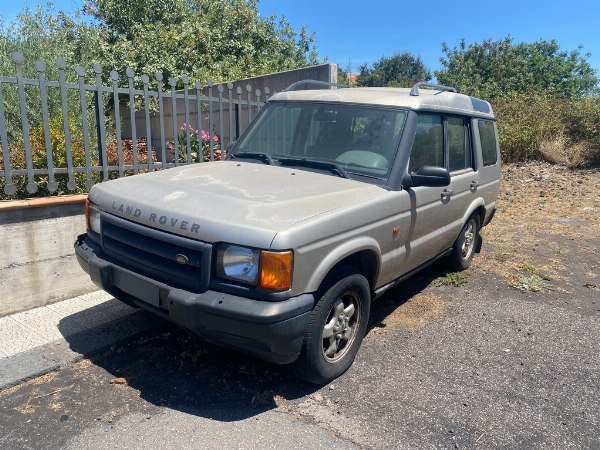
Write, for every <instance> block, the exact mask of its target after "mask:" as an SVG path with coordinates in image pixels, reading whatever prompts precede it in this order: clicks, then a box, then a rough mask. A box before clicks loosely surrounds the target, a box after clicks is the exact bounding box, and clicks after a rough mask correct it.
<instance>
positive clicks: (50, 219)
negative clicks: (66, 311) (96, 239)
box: [0, 195, 97, 316]
mask: <svg viewBox="0 0 600 450" xmlns="http://www.w3.org/2000/svg"><path fill="white" fill-rule="evenodd" d="M85 198H86V196H85V195H77V196H65V197H49V198H43V199H36V200H25V201H9V202H0V316H4V315H7V314H10V313H13V312H17V311H24V310H27V309H31V308H35V307H37V306H43V305H46V304H48V303H53V302H56V301H60V300H63V299H66V298H70V297H75V296H77V295H80V294H83V293H86V292H91V291H93V290H96V289H97V287H96V286H95V285H94V284H93V283H92V282H91V281H90V278H89V276H88V275H87V274H86V273H85V272H84V271H83V270H82V269H81V268H80V267H79V264H78V263H77V259H76V258H75V253H74V250H73V242H74V241H75V238H76V237H77V235H78V234H81V233H83V232H84V231H85V219H84V202H85Z"/></svg>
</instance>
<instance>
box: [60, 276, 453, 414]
mask: <svg viewBox="0 0 600 450" xmlns="http://www.w3.org/2000/svg"><path fill="white" fill-rule="evenodd" d="M441 273H442V269H441V268H440V267H438V266H437V265H435V266H433V267H432V268H430V269H428V270H425V271H423V272H421V273H420V274H419V275H418V276H416V277H413V278H411V279H410V280H408V281H407V282H404V283H402V284H400V285H399V286H397V287H395V288H393V289H390V291H389V292H387V293H386V294H384V295H383V296H382V297H381V298H380V299H378V300H377V301H376V302H375V303H374V304H373V306H372V310H371V320H370V325H369V330H370V329H372V328H382V327H385V324H384V319H385V318H386V317H387V316H388V315H389V314H391V313H393V312H394V311H395V310H396V309H398V308H400V307H402V305H404V304H405V303H406V302H407V301H408V300H410V298H411V297H412V296H414V295H416V294H418V293H419V292H421V291H422V290H423V289H425V288H426V287H427V286H428V285H429V283H430V282H431V280H432V279H434V278H435V277H437V276H439V275H440V274H441ZM88 313H89V311H82V312H80V313H77V314H73V315H71V316H69V317H66V318H65V319H63V320H62V321H61V322H60V324H59V329H60V330H61V331H63V330H64V332H63V334H65V335H66V340H67V341H68V343H69V345H70V347H71V349H72V350H73V351H76V352H78V353H81V354H83V355H84V357H86V358H89V359H90V360H91V362H92V363H93V364H94V365H96V366H98V367H100V368H102V369H104V370H105V371H106V372H108V373H104V372H102V373H101V374H98V375H97V377H99V379H98V380H97V381H96V382H97V383H102V384H107V383H114V384H120V383H122V384H126V385H127V386H129V387H130V388H132V389H134V390H136V391H138V392H139V396H140V397H141V398H142V399H144V400H146V401H147V402H149V403H151V404H153V405H156V406H159V407H167V408H172V409H175V410H178V411H182V412H185V413H188V414H194V415H199V416H202V417H207V418H211V419H215V420H221V421H236V420H241V419H245V418H248V417H252V416H255V415H257V414H260V413H262V412H264V411H267V410H270V409H274V408H277V407H278V406H281V407H285V404H286V402H287V401H290V400H294V399H298V398H301V397H304V396H307V395H310V394H312V393H313V392H315V391H316V390H318V389H320V386H315V385H312V384H309V383H305V382H303V381H301V380H299V379H298V378H296V377H295V376H294V374H293V366H291V367H286V366H278V365H275V364H270V363H266V362H263V361H261V360H259V359H256V358H253V357H249V356H246V355H243V354H240V353H237V352H235V351H230V350H228V349H225V348H221V347H217V346H214V345H211V344H208V343H206V342H204V341H203V340H202V339H201V338H199V337H198V336H196V335H194V334H192V333H191V332H188V331H187V330H184V329H182V328H180V327H178V326H175V325H172V324H169V323H167V322H164V321H162V320H161V319H158V318H152V317H146V315H147V313H145V312H142V311H139V312H136V313H134V314H132V315H131V316H132V317H129V318H125V319H122V320H121V323H119V324H116V325H117V326H118V327H128V326H134V325H133V324H134V322H135V317H134V316H135V315H138V314H143V315H144V317H143V319H144V320H150V321H151V322H153V323H151V325H150V327H148V326H146V331H144V332H142V333H141V334H137V335H136V336H134V337H133V338H128V339H124V340H123V341H121V343H119V344H117V345H113V346H112V347H110V348H108V349H107V348H106V346H105V347H104V349H103V350H102V352H101V353H98V352H97V351H96V352H95V353H94V352H92V351H91V350H90V348H91V347H92V346H91V342H93V341H94V340H96V339H102V337H101V334H100V335H99V333H98V330H97V329H96V328H92V329H90V330H86V331H83V332H80V333H77V334H74V335H69V334H68V333H66V330H67V329H69V328H70V326H71V324H72V323H73V321H81V320H82V317H83V316H84V315H85V314H88ZM148 328H150V330H149V331H148Z"/></svg>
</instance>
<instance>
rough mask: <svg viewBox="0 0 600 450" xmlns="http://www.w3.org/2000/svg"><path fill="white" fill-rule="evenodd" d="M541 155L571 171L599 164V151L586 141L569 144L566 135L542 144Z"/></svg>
mask: <svg viewBox="0 0 600 450" xmlns="http://www.w3.org/2000/svg"><path fill="white" fill-rule="evenodd" d="M540 153H541V154H542V156H543V157H544V158H546V160H547V161H549V162H551V163H554V164H561V165H564V166H566V167H569V168H571V169H574V168H582V167H587V166H588V165H590V163H592V164H593V163H597V162H598V161H596V160H595V159H596V158H597V154H598V151H597V150H596V149H594V148H593V146H592V145H591V144H590V143H589V142H586V141H580V142H576V143H569V141H568V139H567V138H566V137H565V136H564V135H562V134H561V135H559V136H557V137H556V138H554V139H552V140H546V141H543V142H541V143H540Z"/></svg>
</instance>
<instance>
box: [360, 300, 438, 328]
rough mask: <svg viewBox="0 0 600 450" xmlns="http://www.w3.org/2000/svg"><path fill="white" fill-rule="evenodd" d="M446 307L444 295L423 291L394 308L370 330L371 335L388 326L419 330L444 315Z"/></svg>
mask: <svg viewBox="0 0 600 450" xmlns="http://www.w3.org/2000/svg"><path fill="white" fill-rule="evenodd" d="M446 309H447V304H446V302H445V301H444V300H443V299H442V297H440V296H439V295H437V294H434V293H430V292H421V293H419V294H416V295H414V296H413V297H411V298H410V300H408V301H407V302H405V303H403V304H402V305H400V306H398V307H397V308H396V309H394V310H393V311H392V312H391V313H390V314H388V315H387V316H386V317H385V318H384V319H383V320H382V321H381V323H380V324H379V325H378V326H377V327H375V328H373V329H372V330H371V331H370V332H369V335H374V334H378V333H381V332H383V331H385V329H386V328H388V327H390V328H403V329H405V330H406V331H410V332H414V331H417V330H419V329H421V328H422V327H424V326H425V325H427V324H428V323H429V322H431V321H432V320H435V319H437V318H438V317H441V316H443V315H444V313H445V312H446ZM369 335H368V336H369Z"/></svg>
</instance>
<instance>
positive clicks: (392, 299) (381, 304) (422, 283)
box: [367, 262, 446, 333]
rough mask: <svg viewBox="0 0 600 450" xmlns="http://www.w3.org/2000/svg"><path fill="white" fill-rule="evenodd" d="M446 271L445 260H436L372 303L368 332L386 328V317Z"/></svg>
mask: <svg viewBox="0 0 600 450" xmlns="http://www.w3.org/2000/svg"><path fill="white" fill-rule="evenodd" d="M445 273H446V270H445V266H444V264H443V262H436V263H434V264H432V265H431V266H429V267H427V268H425V269H423V270H422V271H420V272H419V273H417V274H415V275H413V276H412V277H410V278H408V279H407V280H405V281H403V282H402V283H400V284H398V285H397V286H394V287H393V288H391V289H389V290H388V291H386V292H385V293H384V294H383V295H382V296H381V297H379V298H377V299H376V300H375V301H374V302H373V303H372V304H371V315H370V317H369V327H368V328H367V333H369V332H370V331H371V330H373V329H376V328H385V327H386V324H385V319H386V318H387V317H388V316H390V315H391V314H393V313H394V312H395V311H396V310H398V309H399V308H402V306H403V305H405V304H406V303H407V302H408V301H409V300H410V299H411V298H413V297H414V296H415V295H417V294H419V293H421V292H422V291H423V290H424V289H425V288H427V286H429V285H430V284H431V283H432V281H433V280H435V279H436V278H439V277H440V276H443V275H444V274H445Z"/></svg>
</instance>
